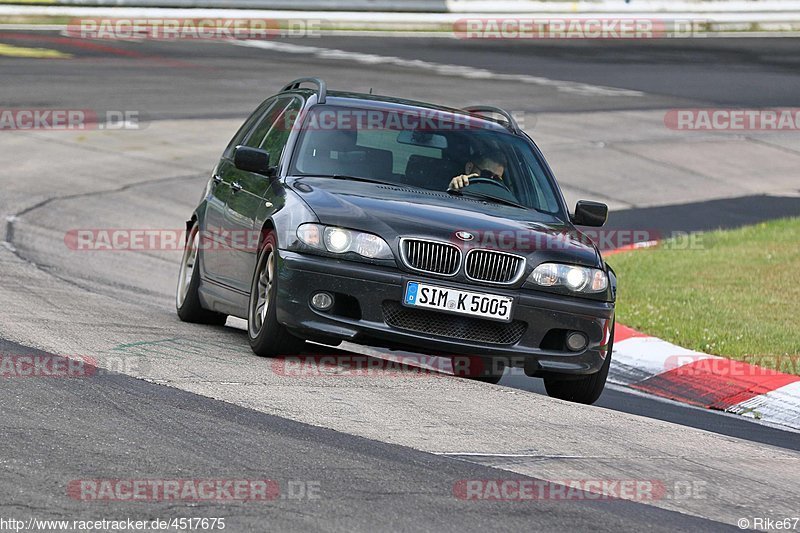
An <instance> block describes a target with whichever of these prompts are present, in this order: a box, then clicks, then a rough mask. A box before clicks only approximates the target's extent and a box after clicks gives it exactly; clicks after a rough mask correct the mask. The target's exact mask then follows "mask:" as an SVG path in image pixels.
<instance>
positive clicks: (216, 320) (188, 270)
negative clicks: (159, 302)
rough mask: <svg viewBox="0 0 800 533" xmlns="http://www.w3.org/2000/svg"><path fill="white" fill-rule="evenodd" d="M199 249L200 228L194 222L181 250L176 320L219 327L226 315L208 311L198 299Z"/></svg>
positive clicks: (176, 295)
mask: <svg viewBox="0 0 800 533" xmlns="http://www.w3.org/2000/svg"><path fill="white" fill-rule="evenodd" d="M199 249H200V226H199V225H198V223H197V222H195V223H194V225H193V226H192V229H191V230H190V231H189V237H188V238H187V239H186V246H185V247H184V249H183V257H182V258H181V270H180V273H179V274H178V287H177V290H176V291H175V308H176V310H177V311H178V318H180V319H181V320H183V321H184V322H194V323H197V324H213V325H217V326H221V325H223V324H225V321H226V320H227V319H228V315H224V314H222V313H216V312H214V311H209V310H208V309H204V308H203V306H202V305H200V297H199V295H198V294H197V290H198V288H199V287H200V267H199V255H198V250H199Z"/></svg>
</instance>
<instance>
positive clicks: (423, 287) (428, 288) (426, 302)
mask: <svg viewBox="0 0 800 533" xmlns="http://www.w3.org/2000/svg"><path fill="white" fill-rule="evenodd" d="M403 302H404V303H405V304H406V305H407V306H410V307H424V308H427V309H436V310H438V311H444V312H447V313H457V314H460V315H469V316H479V317H482V318H489V319H491V320H498V321H502V322H510V321H511V310H512V307H513V304H514V298H511V297H510V296H498V295H496V294H486V293H483V292H472V291H462V290H459V289H453V288H450V287H437V286H436V285H428V284H426V283H420V282H418V281H409V282H408V285H406V295H405V298H404V299H403Z"/></svg>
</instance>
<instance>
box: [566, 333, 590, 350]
mask: <svg viewBox="0 0 800 533" xmlns="http://www.w3.org/2000/svg"><path fill="white" fill-rule="evenodd" d="M588 344H589V339H587V338H586V335H584V334H583V333H579V332H577V331H573V332H572V333H570V334H569V335H567V348H569V349H570V350H571V351H573V352H580V351H583V350H585V349H586V346H588Z"/></svg>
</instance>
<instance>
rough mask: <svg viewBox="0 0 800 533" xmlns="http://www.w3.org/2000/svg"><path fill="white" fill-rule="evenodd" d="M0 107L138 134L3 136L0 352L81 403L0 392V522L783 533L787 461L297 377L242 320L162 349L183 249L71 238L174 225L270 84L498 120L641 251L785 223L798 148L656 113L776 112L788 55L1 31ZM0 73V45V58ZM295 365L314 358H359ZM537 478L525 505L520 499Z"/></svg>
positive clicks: (794, 195)
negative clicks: (221, 495) (128, 493)
mask: <svg viewBox="0 0 800 533" xmlns="http://www.w3.org/2000/svg"><path fill="white" fill-rule="evenodd" d="M0 44H5V45H10V46H13V47H24V48H30V49H38V50H56V51H58V52H60V57H59V58H58V59H54V58H46V57H36V55H35V54H34V55H33V57H14V56H9V55H3V53H2V52H0V80H1V81H0V107H3V108H34V109H40V108H52V109H91V110H96V111H98V112H101V113H102V112H107V111H122V112H127V113H131V112H132V113H133V114H134V115H133V116H136V117H138V120H139V122H140V128H139V129H135V130H134V129H131V130H107V129H97V130H88V131H80V132H76V131H68V132H63V131H13V132H12V131H2V132H0V168H2V169H3V171H2V173H0V180H2V184H1V189H0V190H2V192H1V193H0V215H2V217H3V220H6V221H7V222H6V233H5V242H4V246H3V247H0V280H2V283H0V302H2V306H0V352H1V353H4V354H12V355H32V354H44V353H48V354H81V355H85V356H87V357H90V358H91V361H93V362H94V363H92V364H93V365H94V364H96V367H95V366H92V367H91V368H93V369H94V370H93V371H92V372H90V374H91V376H89V377H86V378H85V379H80V378H72V379H6V380H3V381H2V383H0V400H1V401H2V405H3V406H4V407H3V417H2V418H3V419H2V422H0V426H1V427H2V436H3V442H4V445H5V446H4V449H5V450H6V451H5V452H4V453H3V459H2V471H3V481H2V483H0V515H1V516H2V517H16V518H20V519H25V520H27V519H28V518H29V517H37V518H62V519H89V518H91V519H101V518H118V519H121V518H138V519H153V518H164V519H170V518H175V517H225V518H226V519H227V524H228V529H229V530H231V531H245V530H277V531H283V530H297V531H301V530H302V531H308V530H320V531H352V530H357V531H374V530H385V529H391V530H399V531H416V530H437V531H438V530H441V531H485V530H512V529H513V530H522V529H530V528H534V529H536V530H542V531H569V530H588V529H592V530H597V531H622V530H628V531H641V530H650V531H706V530H713V531H717V530H726V529H738V528H737V523H738V521H739V520H740V519H743V518H746V519H748V520H749V521H750V522H748V524H749V526H748V527H750V526H751V525H752V524H753V522H752V521H753V518H754V517H772V518H786V517H795V516H797V514H798V512H799V511H798V508H797V502H798V501H800V488H798V487H800V436H798V434H797V433H795V432H792V431H787V430H783V429H780V428H777V427H769V426H766V425H763V424H758V423H756V422H753V421H750V420H748V419H744V418H740V417H734V416H731V415H725V414H720V413H715V412H711V411H704V410H701V409H696V408H692V407H688V406H682V405H678V404H675V403H672V402H666V401H662V400H658V399H655V398H652V397H648V396H645V395H641V394H635V393H632V392H630V391H629V390H627V389H625V388H622V387H616V386H610V387H609V388H607V389H606V391H605V392H604V394H603V396H602V397H601V399H600V400H599V402H598V403H597V404H596V405H595V406H592V407H588V406H582V405H574V404H569V403H566V402H562V401H558V400H554V399H551V398H548V397H547V396H546V395H544V394H543V391H542V387H541V383H540V382H539V381H538V380H532V379H525V378H523V377H521V376H519V375H507V376H506V377H504V378H503V380H502V381H501V383H500V384H499V385H497V386H495V385H488V384H482V383H477V382H472V381H467V380H463V379H459V378H454V377H452V376H448V375H436V374H424V375H422V376H420V375H409V376H403V375H401V376H398V375H397V374H396V373H391V372H387V373H386V374H385V375H381V373H380V372H376V373H373V374H371V375H370V376H367V377H365V376H353V375H347V373H346V372H343V373H342V374H341V375H331V376H316V377H308V376H306V377H293V376H291V375H287V374H286V373H282V372H281V371H280V361H278V362H277V363H276V362H275V361H269V360H263V359H259V358H257V357H256V356H254V355H253V354H252V353H251V351H250V349H249V346H248V343H247V338H246V336H245V333H244V331H243V329H242V328H243V322H242V321H239V320H230V319H229V321H228V324H227V326H224V327H212V326H200V325H191V324H185V323H182V322H180V321H179V320H178V318H177V316H176V315H175V310H174V285H175V281H176V276H177V268H178V263H179V260H180V252H179V251H171V250H146V251H138V252H101V251H97V252H80V251H75V250H73V249H70V248H69V247H68V246H65V240H64V239H65V234H66V232H68V231H69V230H71V229H75V228H162V229H163V228H167V229H169V228H173V229H180V228H181V227H183V224H184V221H185V219H186V218H187V217H188V216H189V215H190V214H191V210H192V209H193V208H194V206H195V205H196V203H197V200H198V199H199V197H200V195H201V193H202V190H203V186H204V184H205V183H206V181H207V180H208V178H209V173H210V171H211V169H212V167H213V165H214V163H215V162H216V160H217V158H218V157H219V154H220V153H221V151H222V149H223V148H224V146H225V145H226V144H227V142H228V140H229V139H230V138H231V137H232V135H233V133H234V132H235V131H236V129H237V128H238V127H239V125H240V124H241V122H242V121H243V120H244V118H245V117H246V116H247V115H248V114H249V113H250V112H251V111H252V109H254V108H255V106H256V105H258V104H259V103H260V102H261V101H262V100H264V99H265V98H266V97H267V96H270V95H272V94H274V93H275V92H276V91H278V90H279V89H280V87H281V86H282V85H284V84H285V83H286V82H288V81H290V80H292V79H295V78H298V77H301V76H312V75H313V76H318V77H321V78H324V79H326V80H327V82H328V84H329V87H331V88H333V89H344V90H353V91H361V92H368V91H370V90H373V91H374V92H375V93H376V94H385V95H395V96H400V97H405V98H414V99H419V100H423V101H430V102H435V103H440V104H446V105H451V106H455V107H460V106H466V105H471V104H479V103H483V104H494V105H500V106H503V107H506V108H508V109H510V110H513V111H514V112H515V114H516V115H517V116H519V117H521V118H522V119H523V121H524V122H523V126H524V127H525V129H526V130H527V131H528V132H529V133H530V134H531V135H532V136H533V138H534V139H535V140H536V141H537V143H538V144H539V145H540V147H541V148H542V150H543V151H544V153H545V154H546V155H547V156H548V158H549V160H550V162H551V164H552V166H553V168H554V170H555V172H556V176H557V177H558V179H559V181H560V183H561V185H562V188H563V190H564V193H565V195H566V197H567V199H568V201H569V203H571V204H574V202H575V201H576V200H577V199H590V200H598V201H604V202H607V203H608V204H609V206H610V207H611V209H612V212H611V215H610V218H609V227H611V228H620V229H637V228H638V229H641V228H645V229H647V230H648V231H652V232H656V233H658V234H659V235H663V234H669V233H670V232H672V231H697V230H707V229H713V228H716V227H737V226H741V225H744V224H750V223H754V222H758V221H761V220H768V219H771V218H777V217H782V216H797V215H800V194H799V193H800V181H798V179H797V169H798V168H800V135H799V134H798V133H796V132H772V133H766V132H746V133H741V132H719V133H718V132H714V133H709V132H686V131H675V130H671V129H670V128H668V127H667V126H666V125H665V121H664V117H665V113H667V112H668V111H669V110H670V109H675V108H710V107H720V106H722V107H745V108H746V107H798V106H799V104H798V95H800V41H797V40H793V39H755V38H753V39H699V40H688V39H687V40H675V41H670V42H667V41H657V42H655V41H654V42H636V43H632V42H560V43H557V42H548V43H543V42H539V43H533V42H519V43H504V42H483V43H481V42H464V41H458V40H455V39H443V38H377V37H320V38H308V39H292V40H283V41H266V42H252V43H239V44H232V43H215V42H192V43H190V42H152V41H151V42H114V41H92V40H80V39H76V38H72V37H66V36H64V35H61V34H60V33H58V32H55V31H52V32H48V31H30V30H15V31H11V30H0ZM2 50H4V49H3V48H0V51H2ZM345 348H346V349H347V350H352V351H349V352H347V351H344V352H343V351H336V350H333V349H331V348H326V347H321V346H316V345H309V346H308V350H309V353H340V354H341V353H364V354H369V355H370V356H374V357H381V356H382V355H381V353H382V352H381V351H375V350H367V349H362V348H360V347H357V346H345ZM178 478H180V479H269V480H274V481H275V483H277V485H278V486H279V488H280V496H278V497H276V498H275V499H271V500H269V501H249V502H233V503H230V502H202V503H186V502H178V503H176V502H119V501H115V502H94V501H86V500H85V499H81V498H76V497H75V495H74V493H72V492H70V490H69V487H70V486H72V485H71V483H73V484H74V483H75V482H76V480H86V479H90V480H91V479H178ZM491 479H511V480H521V479H523V480H538V481H542V482H551V483H555V484H558V483H563V482H566V481H568V480H583V481H584V482H585V481H586V480H650V481H655V482H656V484H657V485H658V486H659V487H662V488H663V490H662V491H661V492H660V493H659V495H658V497H651V498H638V499H634V500H632V501H628V500H621V499H613V500H596V499H592V498H590V497H583V498H582V497H572V498H540V499H533V500H527V501H493V500H480V501H475V500H470V499H468V498H463V497H461V496H463V495H462V494H461V493H460V492H459V488H458V487H461V486H462V485H463V483H464V482H465V481H466V480H491ZM543 480H544V481H543Z"/></svg>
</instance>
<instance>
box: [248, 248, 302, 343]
mask: <svg viewBox="0 0 800 533" xmlns="http://www.w3.org/2000/svg"><path fill="white" fill-rule="evenodd" d="M277 249H278V246H277V241H276V239H275V233H274V232H269V233H267V234H266V236H265V237H264V242H262V243H261V248H260V250H259V253H258V259H257V261H256V268H255V270H254V271H253V281H252V283H251V284H250V300H249V301H248V304H247V338H248V340H249V341H250V347H251V348H252V349H253V352H255V354H256V355H259V356H261V357H276V356H282V355H294V354H297V353H299V352H300V350H301V349H302V347H303V344H304V342H303V340H302V339H299V338H297V337H295V336H294V335H292V334H291V333H289V330H287V329H286V327H285V326H283V325H282V324H280V323H278V319H277V308H278V306H277V294H278V276H277V275H276V274H277V268H276V262H277V255H278V252H277Z"/></svg>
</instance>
